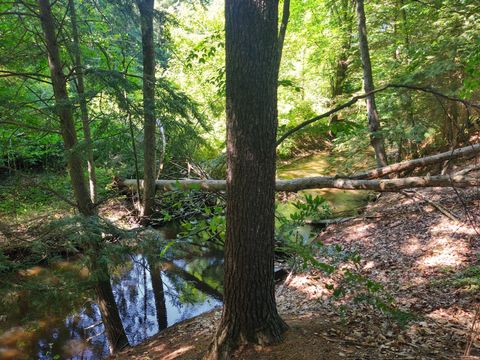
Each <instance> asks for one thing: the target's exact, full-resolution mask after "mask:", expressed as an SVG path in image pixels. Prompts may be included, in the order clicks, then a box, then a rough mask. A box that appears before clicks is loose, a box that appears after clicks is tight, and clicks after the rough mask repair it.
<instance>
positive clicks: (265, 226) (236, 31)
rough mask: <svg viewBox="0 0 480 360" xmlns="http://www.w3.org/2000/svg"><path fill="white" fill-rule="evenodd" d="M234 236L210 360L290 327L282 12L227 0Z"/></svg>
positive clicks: (264, 2) (261, 0)
mask: <svg viewBox="0 0 480 360" xmlns="http://www.w3.org/2000/svg"><path fill="white" fill-rule="evenodd" d="M225 16H226V21H225V22H226V28H225V29H226V30H225V31H226V43H225V44H226V48H225V49H226V95H227V101H226V102H227V164H228V170H227V234H226V240H225V277H224V308H223V315H222V320H221V322H220V325H219V328H218V330H217V334H216V337H215V339H214V341H213V343H212V344H211V346H210V349H209V351H208V352H207V354H206V356H205V359H209V360H210V359H228V358H229V357H230V354H231V352H232V351H233V350H234V349H235V348H236V347H237V346H239V345H241V344H242V343H247V342H248V343H256V344H271V343H275V342H279V341H281V340H282V334H283V332H284V331H285V330H286V329H287V325H286V323H285V322H284V321H283V320H282V319H281V318H280V316H279V314H278V312H277V308H276V302H275V284H274V273H273V272H274V269H273V249H274V210H275V139H276V128H277V80H278V67H277V66H276V65H277V64H278V59H277V56H278V37H277V26H278V22H277V21H278V9H277V2H276V1H272V0H227V1H226V5H225Z"/></svg>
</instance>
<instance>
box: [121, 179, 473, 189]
mask: <svg viewBox="0 0 480 360" xmlns="http://www.w3.org/2000/svg"><path fill="white" fill-rule="evenodd" d="M142 184H143V180H140V186H142ZM155 184H156V186H157V191H158V190H160V191H174V190H192V189H198V190H204V191H225V190H226V189H227V183H226V181H225V180H195V179H180V180H157V181H156V182H155ZM122 185H124V186H128V187H136V186H137V181H136V180H134V179H127V180H123V181H122ZM471 186H480V179H476V178H473V177H468V176H463V175H453V176H447V175H439V176H414V177H407V178H399V179H376V180H355V179H348V178H338V177H334V176H312V177H304V178H298V179H292V180H277V181H276V183H275V189H276V191H287V192H297V191H300V190H307V189H343V190H373V191H379V192H396V191H399V190H403V189H412V188H423V187H457V188H465V187H471Z"/></svg>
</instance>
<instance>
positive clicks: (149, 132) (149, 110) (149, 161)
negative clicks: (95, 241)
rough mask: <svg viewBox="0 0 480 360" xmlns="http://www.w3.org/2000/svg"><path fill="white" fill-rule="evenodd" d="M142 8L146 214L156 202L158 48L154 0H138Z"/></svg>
mask: <svg viewBox="0 0 480 360" xmlns="http://www.w3.org/2000/svg"><path fill="white" fill-rule="evenodd" d="M136 2H137V6H138V9H139V11H140V18H141V27H142V49H143V118H144V125H143V129H144V166H143V179H144V185H143V204H142V214H141V215H142V216H143V217H148V216H150V215H151V214H152V213H153V210H154V205H155V49H154V44H153V8H154V0H136Z"/></svg>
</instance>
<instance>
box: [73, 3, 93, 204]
mask: <svg viewBox="0 0 480 360" xmlns="http://www.w3.org/2000/svg"><path fill="white" fill-rule="evenodd" d="M68 7H69V10H70V21H71V23H72V36H73V49H72V50H73V58H74V61H75V75H76V82H75V85H76V87H77V94H78V98H79V102H80V115H81V118H82V128H83V136H84V138H85V143H86V151H87V171H88V182H89V189H90V199H91V200H92V202H93V203H95V202H96V201H97V177H96V175H95V163H94V161H93V144H92V136H91V133H90V119H89V116H88V107H87V99H86V98H85V84H84V76H83V64H82V55H81V52H80V36H79V35H78V24H77V12H76V10H75V3H74V1H73V0H69V1H68Z"/></svg>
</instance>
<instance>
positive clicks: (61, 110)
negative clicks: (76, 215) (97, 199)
mask: <svg viewBox="0 0 480 360" xmlns="http://www.w3.org/2000/svg"><path fill="white" fill-rule="evenodd" d="M38 6H39V10H40V22H41V24H42V29H43V34H44V37H45V45H46V48H47V55H48V66H49V68H50V74H51V79H52V87H53V93H54V97H55V107H56V111H57V114H58V117H59V119H60V127H61V132H62V138H63V145H64V148H65V155H66V158H67V165H68V171H69V174H70V180H71V182H72V187H73V193H74V196H75V200H76V202H77V206H78V210H79V211H80V213H81V214H82V215H85V216H90V215H93V214H94V209H93V203H92V201H91V200H90V196H89V194H88V190H87V186H86V184H85V178H84V176H83V167H82V159H81V157H80V155H79V154H78V150H77V149H76V147H77V144H78V141H77V133H76V129H75V123H74V121H73V112H72V104H71V103H70V99H69V98H68V93H67V87H66V82H67V79H66V77H65V75H64V73H63V67H62V61H61V59H60V51H59V46H58V42H57V34H56V29H55V20H54V18H53V14H52V11H51V6H50V2H49V0H38Z"/></svg>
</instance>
